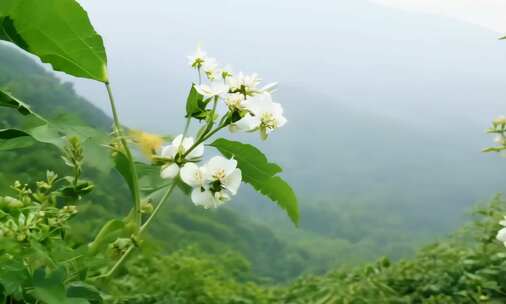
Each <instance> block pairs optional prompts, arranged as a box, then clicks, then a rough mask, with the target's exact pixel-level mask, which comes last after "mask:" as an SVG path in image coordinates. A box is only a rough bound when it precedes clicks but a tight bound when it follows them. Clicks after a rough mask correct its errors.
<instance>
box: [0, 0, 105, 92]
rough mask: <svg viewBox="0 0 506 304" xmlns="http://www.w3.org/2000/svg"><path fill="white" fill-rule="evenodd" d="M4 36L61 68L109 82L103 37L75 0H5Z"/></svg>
mask: <svg viewBox="0 0 506 304" xmlns="http://www.w3.org/2000/svg"><path fill="white" fill-rule="evenodd" d="M0 39H1V40H6V41H9V42H12V43H14V44H16V45H17V46H19V47H20V48H22V49H24V50H26V51H28V52H30V53H32V54H34V55H37V56H38V57H39V58H40V59H41V60H42V61H43V62H46V63H50V64H51V65H52V66H53V68H54V69H55V70H57V71H62V72H65V73H67V74H70V75H73V76H77V77H84V78H90V79H94V80H98V81H101V82H107V81H108V76H107V57H106V52H105V49H104V44H103V41H102V37H100V35H98V34H97V33H96V32H95V29H94V28H93V26H92V25H91V23H90V20H89V18H88V14H87V13H86V11H85V10H84V9H83V8H82V7H81V6H80V5H79V3H77V2H76V1H75V0H43V1H41V0H1V1H0Z"/></svg>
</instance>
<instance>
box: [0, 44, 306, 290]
mask: <svg viewBox="0 0 506 304" xmlns="http://www.w3.org/2000/svg"><path fill="white" fill-rule="evenodd" d="M0 87H1V88H2V89H7V90H8V91H10V92H11V93H13V94H14V95H15V96H16V97H18V98H20V99H21V100H23V101H25V102H26V103H28V104H30V105H31V106H32V107H33V109H34V110H35V111H37V112H38V113H41V114H42V115H44V116H45V117H58V116H59V115H63V114H64V115H71V116H74V117H75V118H78V119H80V120H81V121H83V122H85V123H87V124H89V125H92V126H95V127H98V128H102V129H104V130H107V131H108V130H110V129H111V125H112V121H111V119H110V118H109V117H108V116H107V115H106V114H105V113H103V112H102V111H100V110H98V109H97V108H96V107H94V106H93V105H92V104H91V103H89V102H88V101H86V100H85V99H83V98H81V97H79V96H78V95H77V94H76V92H75V91H74V89H73V87H72V84H70V83H66V82H61V81H60V80H59V79H57V78H56V77H55V76H54V75H53V74H52V73H50V72H47V71H46V70H45V69H44V68H43V67H42V66H41V65H40V64H39V63H37V62H36V61H35V60H32V59H31V58H29V57H28V56H27V55H25V54H23V53H21V52H20V51H18V50H16V49H13V48H12V47H10V46H5V45H3V44H0ZM23 123H24V118H20V116H19V115H17V114H16V113H15V111H11V110H10V109H7V110H5V108H3V109H2V110H1V112H0V129H1V128H6V127H13V126H20V125H22V124H23ZM21 155H22V157H20V156H21ZM0 158H1V159H2V162H1V164H0V192H2V193H5V192H7V193H9V191H10V190H9V185H11V184H12V183H13V182H14V181H15V180H17V179H19V180H21V181H23V182H28V181H31V180H35V178H42V177H43V176H44V175H45V172H46V170H47V169H51V170H54V171H56V172H57V173H58V172H60V173H61V172H63V170H65V166H64V165H63V162H62V160H61V159H60V156H59V153H58V152H57V151H56V149H55V148H53V147H51V146H46V145H42V144H38V145H36V146H33V147H29V148H23V149H18V150H15V151H1V150H0ZM85 174H87V175H88V176H89V177H91V179H93V180H94V181H95V182H96V189H95V191H94V194H93V195H92V196H91V199H90V200H92V202H91V203H90V205H89V206H87V207H86V208H85V209H86V210H88V213H87V215H86V216H87V218H86V220H83V221H81V220H76V221H75V223H74V224H75V225H76V229H74V231H77V232H78V236H87V237H89V236H91V235H93V234H94V233H96V232H97V231H96V230H97V229H98V227H100V225H99V223H100V222H103V221H104V220H105V219H109V218H110V217H111V216H114V215H116V216H125V215H126V214H127V212H128V209H127V208H128V205H129V204H128V199H129V198H128V194H127V193H129V192H128V189H127V188H126V186H125V185H124V184H123V181H122V180H121V179H120V178H119V176H118V175H117V174H115V173H114V172H111V175H105V174H104V173H100V172H97V171H94V170H92V169H91V168H90V169H88V170H87V171H86V172H85ZM111 189H114V191H113V192H111ZM83 207H84V206H83ZM165 207H166V208H165V210H164V211H163V213H164V214H161V216H160V217H159V218H160V219H159V220H158V224H157V225H154V226H153V227H152V230H151V231H152V236H154V237H155V238H156V239H157V240H158V242H156V243H157V246H159V247H161V248H163V249H165V252H172V251H174V250H177V249H181V248H187V247H189V246H190V247H196V248H199V249H198V250H197V251H199V250H203V251H205V252H206V254H220V255H222V254H226V256H227V257H229V258H230V259H232V260H234V259H235V261H236V262H237V263H239V264H237V265H238V266H237V265H236V266H237V267H239V268H240V271H239V270H238V273H241V277H242V278H248V277H249V278H251V277H253V278H256V279H261V278H265V279H268V280H286V279H288V278H294V277H295V276H297V275H298V274H300V273H301V272H303V271H305V270H306V269H307V265H305V264H304V259H305V257H306V256H307V254H308V253H307V252H305V251H304V250H303V249H301V248H296V247H294V246H291V245H289V244H288V243H287V242H285V241H282V240H281V239H279V238H278V237H276V236H275V235H274V234H273V233H272V232H271V231H270V230H269V229H268V228H267V227H265V226H263V225H259V224H257V223H253V222H251V221H249V220H246V219H245V218H243V217H241V216H240V215H239V214H237V213H236V212H234V211H231V210H227V209H224V208H221V209H218V210H215V211H214V210H213V211H206V210H203V209H200V208H197V207H194V206H193V204H191V202H189V201H188V200H187V199H186V198H184V197H182V196H179V197H177V198H176V199H173V200H172V202H171V204H168V205H167V206H165ZM90 231H92V233H90ZM192 252H193V251H192ZM250 268H251V270H252V272H249V270H248V269H250Z"/></svg>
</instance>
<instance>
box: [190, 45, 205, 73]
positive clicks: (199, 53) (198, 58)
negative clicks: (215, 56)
mask: <svg viewBox="0 0 506 304" xmlns="http://www.w3.org/2000/svg"><path fill="white" fill-rule="evenodd" d="M208 58H209V57H207V54H206V52H204V51H203V50H202V49H201V48H200V47H198V48H197V50H196V51H195V54H193V55H192V56H188V64H189V65H190V66H191V67H192V68H196V69H200V68H201V67H202V66H203V65H204V64H205V63H206V62H207V61H208Z"/></svg>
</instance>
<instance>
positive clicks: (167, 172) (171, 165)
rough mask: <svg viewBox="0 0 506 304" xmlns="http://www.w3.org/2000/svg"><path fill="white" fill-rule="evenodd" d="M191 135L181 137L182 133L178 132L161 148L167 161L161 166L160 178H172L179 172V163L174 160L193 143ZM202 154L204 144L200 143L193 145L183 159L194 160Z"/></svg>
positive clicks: (162, 154)
mask: <svg viewBox="0 0 506 304" xmlns="http://www.w3.org/2000/svg"><path fill="white" fill-rule="evenodd" d="M194 142H195V141H194V139H193V137H185V138H184V139H183V135H182V134H180V135H178V136H177V137H176V138H174V140H173V141H172V143H171V144H170V145H167V146H165V147H164V148H163V149H162V153H161V156H162V157H163V158H164V159H165V160H166V161H167V162H168V163H167V164H166V165H164V166H163V167H162V171H161V173H160V176H161V177H162V178H167V179H170V178H174V177H176V176H177V175H178V173H179V164H178V163H177V162H176V161H177V157H178V156H180V155H183V154H185V153H186V152H187V151H188V150H189V149H190V148H191V147H192V146H193V144H194ZM202 155H204V145H203V144H200V145H198V146H196V147H195V149H193V150H192V151H191V152H190V153H188V155H186V157H185V160H188V161H194V160H197V159H198V158H200V157H202Z"/></svg>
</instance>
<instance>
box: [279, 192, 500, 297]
mask: <svg viewBox="0 0 506 304" xmlns="http://www.w3.org/2000/svg"><path fill="white" fill-rule="evenodd" d="M505 206H506V202H505V201H504V200H502V199H501V198H500V197H497V198H496V199H495V200H494V201H493V202H492V203H491V206H490V207H487V208H482V209H480V210H479V211H478V214H480V215H481V216H482V217H481V218H480V219H478V220H477V221H476V222H475V223H474V224H473V225H471V226H468V227H467V228H466V229H464V230H462V231H461V232H460V233H458V234H456V235H455V236H453V237H452V238H450V239H449V240H446V241H441V242H439V243H435V244H433V245H430V246H427V247H426V248H425V249H424V250H422V251H420V252H419V253H418V254H417V256H416V258H414V259H412V260H405V261H400V262H398V263H395V264H392V263H391V262H389V261H388V259H381V260H379V261H378V262H377V263H375V264H372V265H367V266H364V267H360V268H357V269H355V270H353V271H335V272H331V273H329V274H328V275H326V276H323V277H306V278H302V279H300V280H298V281H296V282H295V283H294V284H293V285H292V286H290V287H289V288H288V289H287V290H286V292H285V294H284V295H283V296H282V297H281V300H280V302H281V303H372V302H374V303H377V302H379V303H478V302H479V303H503V302H504V301H505V300H506V297H505V296H504V295H505V294H506V293H505V291H506V284H505V282H504V276H505V275H506V253H505V249H504V247H503V246H502V245H501V244H499V243H498V242H497V241H496V240H495V234H496V233H497V230H498V229H499V228H500V226H499V224H498V222H499V220H500V219H501V218H502V217H503V216H504V214H505V213H506V207H505Z"/></svg>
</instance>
